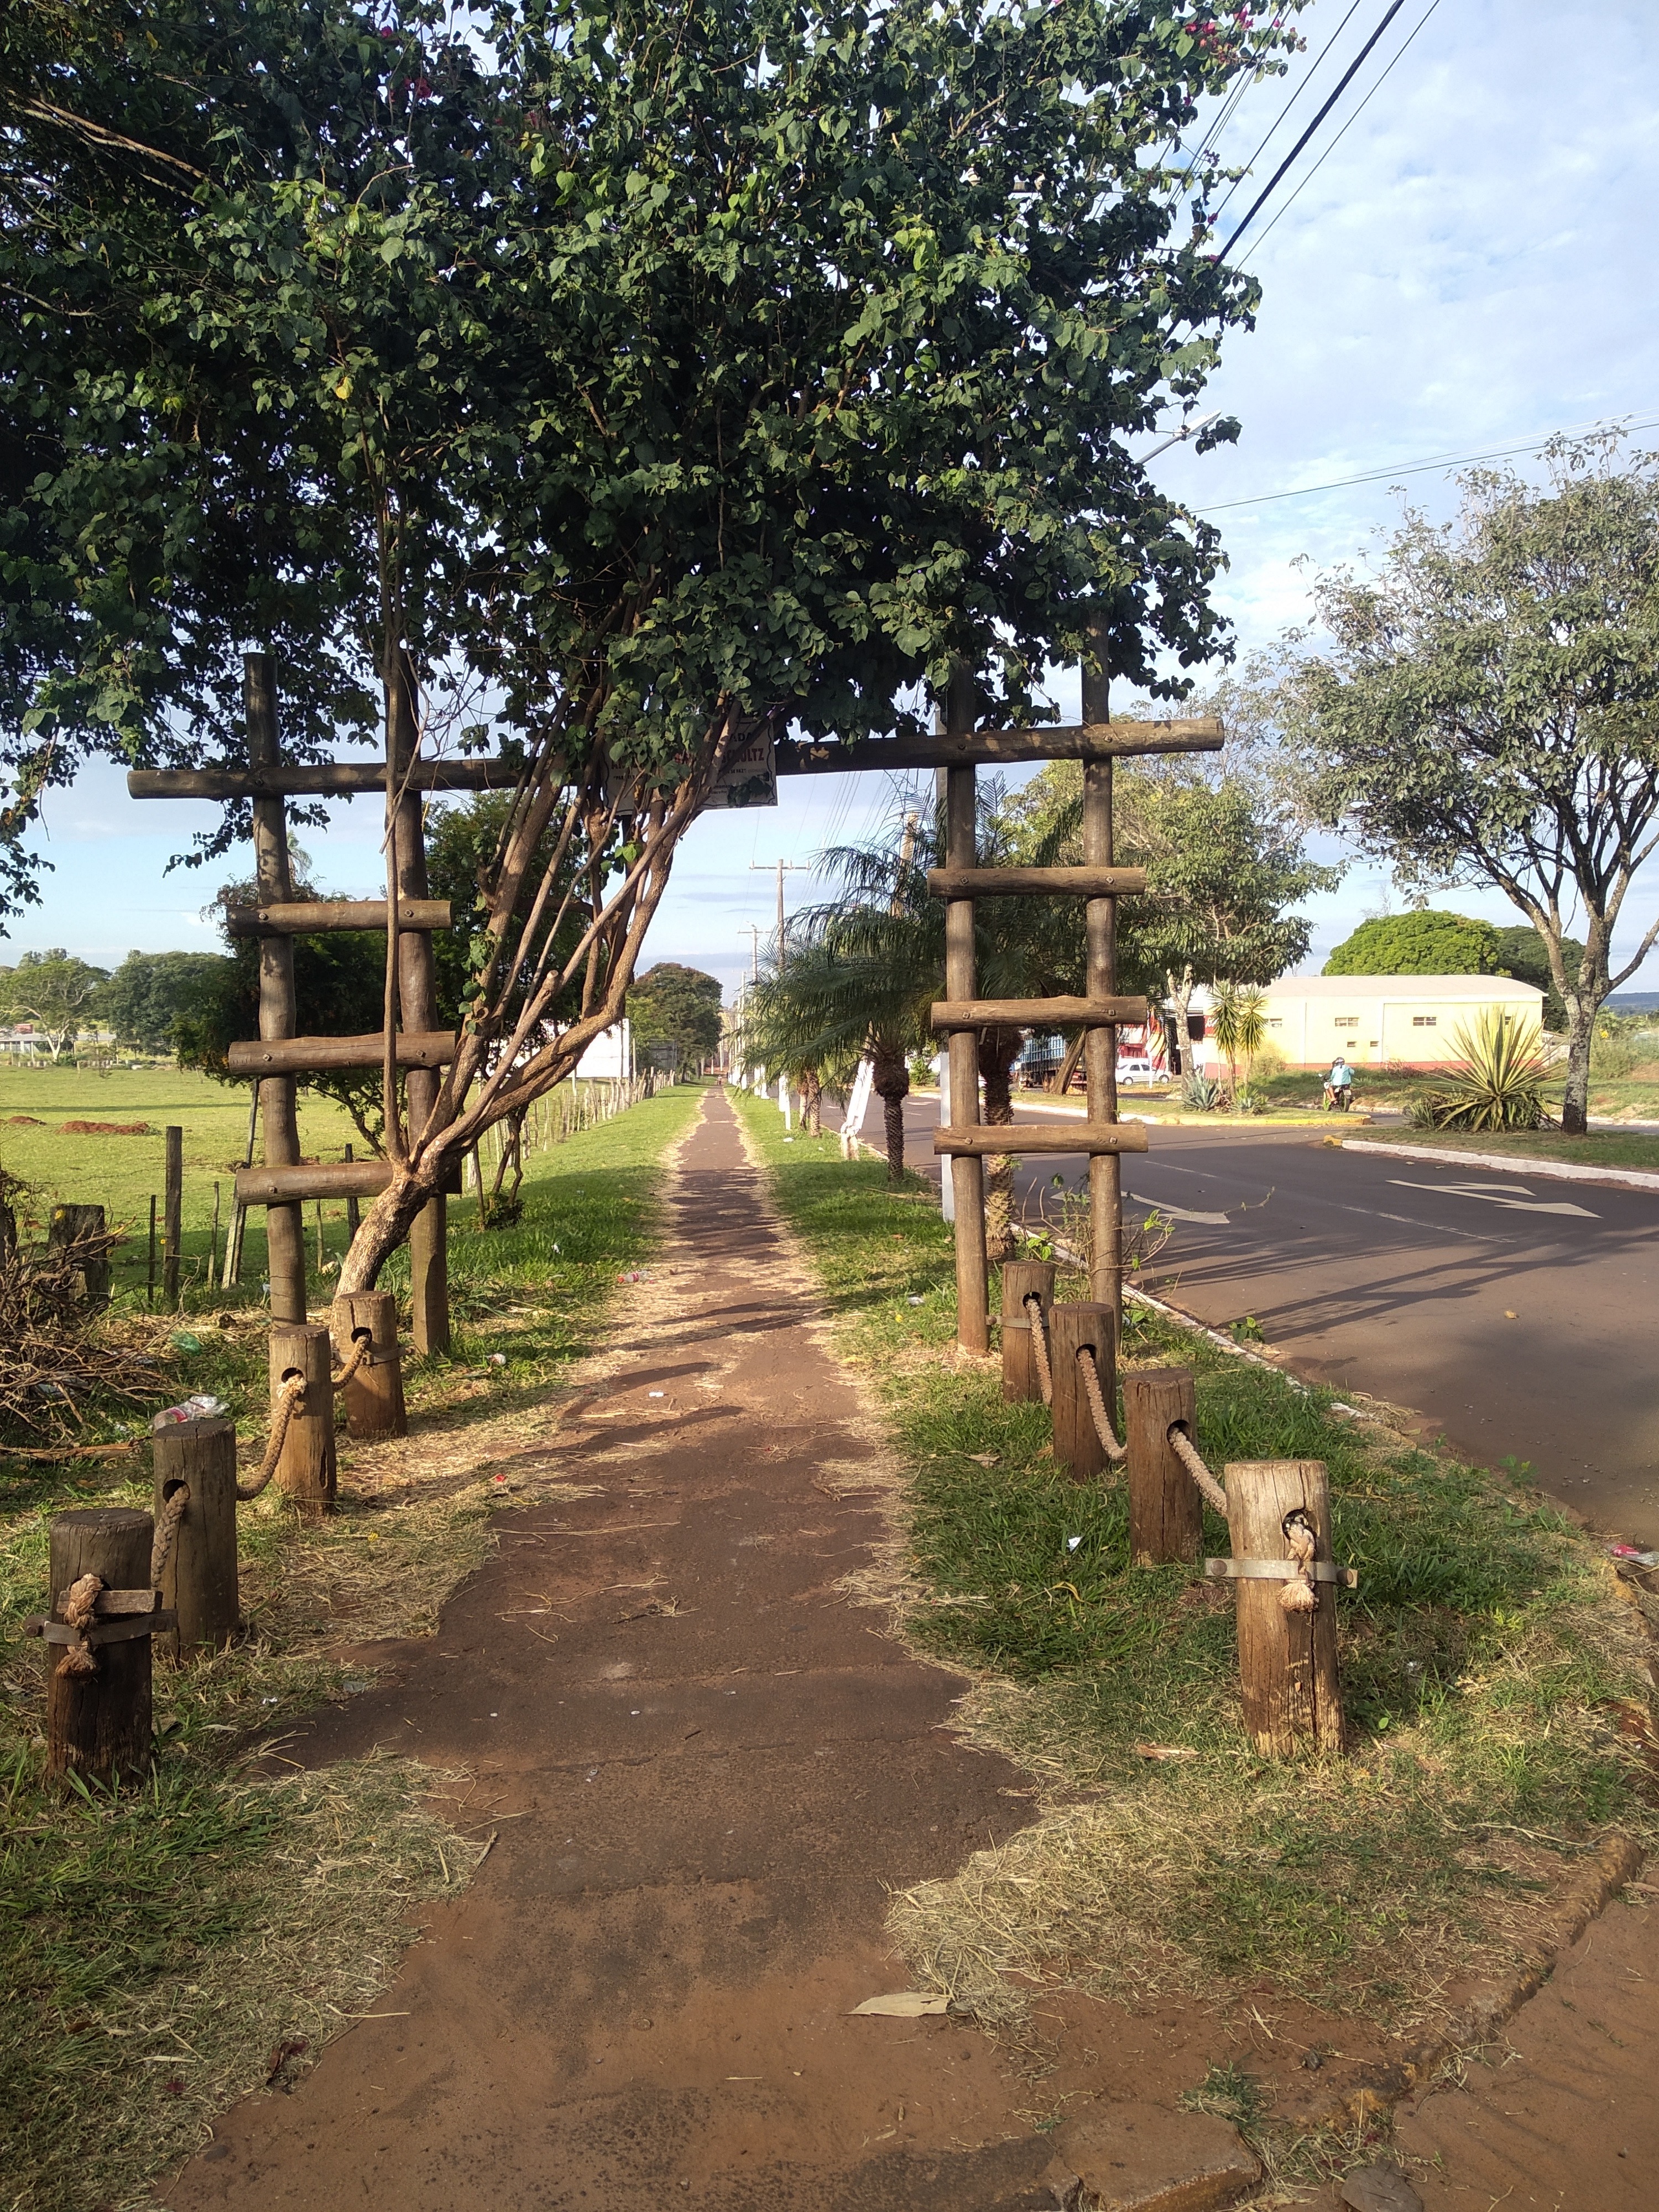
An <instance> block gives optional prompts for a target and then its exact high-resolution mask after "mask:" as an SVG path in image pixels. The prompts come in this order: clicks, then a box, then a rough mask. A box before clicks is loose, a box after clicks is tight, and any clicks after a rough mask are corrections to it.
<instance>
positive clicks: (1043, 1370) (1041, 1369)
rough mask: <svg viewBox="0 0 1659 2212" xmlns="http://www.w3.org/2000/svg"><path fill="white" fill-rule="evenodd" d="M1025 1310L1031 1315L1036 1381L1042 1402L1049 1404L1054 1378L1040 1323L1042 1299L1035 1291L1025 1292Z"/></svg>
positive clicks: (1032, 1353) (1052, 1397)
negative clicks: (1040, 1386) (1040, 1391)
mask: <svg viewBox="0 0 1659 2212" xmlns="http://www.w3.org/2000/svg"><path fill="white" fill-rule="evenodd" d="M1024 1303H1025V1310H1026V1312H1027V1313H1028V1314H1029V1315H1030V1317H1031V1357H1032V1358H1033V1359H1035V1360H1036V1371H1037V1381H1038V1383H1040V1384H1041V1385H1042V1402H1043V1404H1044V1405H1045V1406H1051V1405H1052V1404H1053V1403H1054V1376H1053V1375H1052V1374H1051V1373H1050V1371H1049V1367H1048V1330H1047V1329H1046V1328H1044V1327H1043V1325H1042V1299H1041V1298H1040V1297H1038V1296H1037V1294H1036V1291H1027V1292H1026V1293H1025V1301H1024Z"/></svg>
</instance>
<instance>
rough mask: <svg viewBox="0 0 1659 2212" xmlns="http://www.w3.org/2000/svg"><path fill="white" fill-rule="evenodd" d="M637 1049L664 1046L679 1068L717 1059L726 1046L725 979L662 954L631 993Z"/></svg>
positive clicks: (637, 1051)
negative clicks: (722, 1024) (722, 1028)
mask: <svg viewBox="0 0 1659 2212" xmlns="http://www.w3.org/2000/svg"><path fill="white" fill-rule="evenodd" d="M628 1018H629V1021H630V1022H631V1023H632V1024H633V1030H634V1051H635V1060H637V1059H638V1056H639V1054H640V1053H641V1051H642V1050H644V1051H652V1050H653V1049H654V1050H659V1051H661V1052H662V1053H664V1054H665V1055H666V1057H667V1064H668V1066H670V1067H671V1070H672V1072H673V1073H675V1074H677V1075H678V1074H679V1073H683V1072H684V1070H685V1069H686V1068H688V1067H692V1066H696V1065H698V1064H699V1063H700V1062H702V1061H703V1060H712V1059H713V1057H714V1054H716V1053H717V1052H718V1051H719V1050H720V978H719V976H717V975H705V974H704V973H703V971H702V969H701V968H685V967H682V966H681V965H680V963H678V961H673V960H659V962H658V963H657V964H656V966H655V967H654V968H651V969H647V971H646V973H645V974H644V975H641V977H640V979H639V981H637V982H636V983H635V985H634V987H633V988H632V990H630V991H629V994H628Z"/></svg>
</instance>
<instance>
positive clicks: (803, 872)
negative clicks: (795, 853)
mask: <svg viewBox="0 0 1659 2212" xmlns="http://www.w3.org/2000/svg"><path fill="white" fill-rule="evenodd" d="M749 868H750V874H751V875H762V876H769V875H770V874H771V872H772V871H773V869H774V868H775V869H776V870H777V872H778V965H779V967H780V968H781V967H782V965H783V879H784V878H785V876H787V875H788V876H810V875H811V872H812V870H811V864H810V863H809V862H807V861H805V860H751V861H750V863H749ZM757 972H758V971H757Z"/></svg>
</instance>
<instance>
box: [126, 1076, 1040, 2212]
mask: <svg viewBox="0 0 1659 2212" xmlns="http://www.w3.org/2000/svg"><path fill="white" fill-rule="evenodd" d="M811 1311H812V1306H811V1294H810V1291H808V1289H807V1287H806V1286H805V1284H804V1283H803V1281H802V1280H801V1279H799V1276H798V1274H797V1273H796V1271H795V1270H794V1268H793V1266H792V1264H791V1262H790V1260H789V1256H788V1255H787V1253H786V1252H785V1251H784V1249H782V1246H781V1241H780V1239H779V1237H777V1235H776V1233H775V1231H774V1230H773V1228H772V1227H771V1225H769V1221H768V1219H767V1217H766V1212H765V1208H764V1203H763V1193H762V1189H761V1186H760V1182H759V1178H758V1176H757V1174H756V1173H755V1171H754V1170H753V1169H752V1168H751V1167H750V1164H749V1163H748V1161H747V1158H746V1157H745V1155H744V1151H743V1149H742V1146H741V1142H740V1139H739V1137H738V1129H737V1126H736V1122H735V1119H734V1117H733V1115H732V1109H731V1108H730V1106H729V1104H728V1103H726V1098H725V1097H724V1095H723V1094H721V1093H719V1092H715V1093H712V1094H711V1095H710V1097H709V1102H708V1111H707V1114H706V1116H705V1118H704V1120H703V1121H702V1123H701V1124H700V1125H699V1126H698V1127H697V1128H696V1131H695V1132H694V1133H693V1135H692V1136H691V1138H690V1139H689V1140H688V1142H687V1144H686V1146H685V1147H684V1150H683V1152H682V1154H681V1158H680V1163H679V1168H678V1175H677V1176H676V1179H675V1187H674V1190H673V1196H672V1205H671V1221H670V1235H669V1242H668V1243H667V1245H666V1247H665V1249H664V1252H663V1254H662V1256H661V1259H660V1260H659V1262H658V1263H657V1264H656V1265H655V1266H654V1267H653V1269H652V1279H651V1280H650V1281H649V1282H648V1283H646V1284H643V1285H640V1286H639V1288H638V1291H637V1294H635V1293H633V1292H630V1294H629V1304H627V1305H626V1306H625V1307H624V1308H623V1313H622V1316H621V1318H620V1321H619V1322H618V1341H617V1346H616V1348H615V1352H614V1355H613V1356H612V1357H611V1359H610V1361H609V1363H608V1364H609V1366H610V1370H611V1372H610V1375H609V1377H608V1379H605V1380H603V1381H601V1382H600V1383H599V1387H598V1390H597V1393H596V1395H595V1396H594V1397H593V1398H592V1400H591V1401H586V1405H585V1410H583V1411H581V1412H580V1414H579V1415H578V1416H577V1418H575V1419H574V1421H573V1420H572V1419H567V1421H566V1425H565V1426H564V1428H563V1429H562V1430H561V1431H560V1434H561V1436H562V1437H568V1446H567V1449H566V1450H565V1452H564V1455H563V1460H564V1469H565V1472H566V1473H567V1474H568V1477H569V1479H570V1480H571V1481H572V1483H573V1484H586V1485H591V1486H592V1494H591V1495H589V1496H586V1497H580V1498H572V1499H571V1500H570V1501H568V1502H565V1501H562V1500H561V1501H557V1502H556V1503H553V1504H544V1505H542V1506H538V1507H537V1508H536V1509H534V1510H530V1511H527V1512H526V1513H524V1514H521V1515H517V1516H510V1517H504V1518H503V1519H502V1520H501V1522H499V1523H498V1524H497V1525H498V1528H499V1531H500V1534H501V1552H500V1553H499V1555H498V1556H497V1558H496V1559H495V1560H494V1561H493V1562H492V1563H491V1564H490V1565H489V1566H487V1567H486V1568H484V1569H483V1571H481V1572H480V1573H478V1574H477V1576H475V1577H473V1578H472V1580H471V1582H470V1583H467V1584H466V1585H465V1588H464V1589H462V1590H461V1591H460V1592H459V1594H458V1595H457V1596H456V1597H455V1598H454V1599H453V1601H452V1602H451V1603H450V1604H449V1606H448V1607H447V1609H446V1612H445V1615H444V1620H443V1626H442V1629H441V1632H440V1633H439V1635H438V1636H437V1637H435V1638H433V1639H431V1640H430V1641H429V1642H424V1643H421V1644H411V1645H407V1646H404V1647H401V1650H402V1655H403V1656H402V1658H401V1662H400V1665H399V1667H398V1668H397V1669H395V1670H394V1672H393V1674H392V1675H391V1676H390V1677H384V1678H383V1679H382V1681H381V1684H380V1686H378V1687H377V1688H376V1689H374V1690H373V1691H371V1692H368V1693H367V1694H365V1695H363V1696H362V1697H360V1698H358V1699H354V1700H353V1702H352V1704H351V1705H350V1706H349V1707H348V1708H345V1709H343V1710H342V1711H337V1712H335V1711H330V1712H328V1713H326V1714H325V1715H323V1716H322V1717H319V1719H318V1720H317V1722H316V1723H315V1725H314V1726H313V1729H311V1731H310V1733H309V1735H307V1736H306V1737H304V1738H302V1739H301V1742H300V1744H299V1745H298V1746H295V1745H290V1746H289V1747H288V1748H289V1749H290V1750H291V1751H294V1752H295V1753H296V1755H297V1756H299V1757H301V1758H303V1759H305V1760H306V1762H307V1764H309V1765H321V1764H324V1763H325V1762H327V1761H330V1760H332V1759H340V1758H345V1757H352V1756H358V1755H361V1754H362V1753H367V1752H368V1751H369V1750H370V1749H371V1748H372V1747H374V1746H376V1745H381V1746H385V1747H390V1748H392V1749H395V1750H397V1751H399V1752H405V1753H413V1754H414V1755H416V1756H417V1757H419V1758H420V1759H423V1760H426V1761H428V1762H429V1763H430V1764H431V1765H434V1766H436V1767H445V1766H452V1767H455V1766H465V1767H467V1768H468V1769H470V1770H471V1772H472V1773H473V1774H475V1775H477V1776H479V1777H481V1778H482V1779H481V1783H480V1787H479V1790H478V1793H477V1798H476V1799H475V1801H474V1806H473V1808H471V1809H472V1812H473V1814H475V1815H476V1814H484V1815H487V1817H488V1819H489V1823H490V1825H491V1826H495V1828H496V1829H497V1830H498V1831H499V1841H498V1842H497V1843H496V1844H495V1848H494V1850H492V1851H491V1853H490V1855H489V1858H488V1859H487V1861H486V1862H485V1863H484V1865H483V1868H482V1869H480V1871H479V1873H478V1875H477V1877H476V1879H475V1880H474V1881H473V1882H472V1884H471V1887H470V1888H469V1889H468V1890H467V1891H466V1893H465V1895H464V1896H463V1897H462V1898H461V1899H459V1901H458V1902H457V1903H456V1904H455V1905H453V1906H447V1907H441V1908H438V1909H436V1910H435V1911H432V1912H431V1914H430V1915H429V1918H428V1928H427V1934H426V1937H425V1940H424V1941H423V1942H421V1943H420V1944H418V1945H417V1946H416V1948H414V1949H413V1950H412V1951H411V1952H410V1954H408V1957H407V1960H406V1961H405V1964H404V1970H403V1972H402V1973H401V1975H400V1977H399V1978H398V1981H397V1982H396V1984H394V1985H393V1987H392V1989H391V1990H388V1992H387V1993H386V1996H385V1997H384V1999H383V2000H382V2001H381V2002H380V2004H379V2005H377V2006H376V2008H375V2013H376V2015H378V2017H374V2018H371V2019H367V2020H364V2021H361V2022H360V2023H359V2024H357V2025H356V2027H354V2028H353V2029H352V2030H351V2031H350V2033H348V2034H346V2035H344V2036H343V2037H342V2038H341V2039H339V2040H338V2041H337V2043H335V2044H334V2045H331V2047H330V2049H329V2050H328V2051H326V2052H325V2055H324V2057H323V2058H322V2059H321V2061H320V2063H319V2065H318V2066H317V2067H316V2069H315V2070H314V2071H313V2072H312V2073H310V2074H308V2075H304V2076H303V2077H302V2078H301V2080H300V2081H298V2082H297V2083H296V2084H295V2087H294V2088H293V2090H292V2092H291V2093H289V2094H286V2095H284V2094H280V2093H279V2094H273V2095H271V2096H270V2097H264V2098H256V2099H252V2100H248V2101H247V2102H246V2103H244V2104H242V2105H240V2106H237V2107H236V2108H235V2109H234V2111H233V2112H230V2113H228V2115H227V2116H226V2118H225V2119H224V2121H223V2122H222V2124H221V2126H220V2129H219V2131H218V2135H217V2137H216V2140H215V2142H213V2143H212V2144H210V2146H209V2147H208V2148H207V2149H206V2150H204V2152H203V2153H202V2154H200V2155H199V2156H198V2157H197V2158H196V2159H194V2160H191V2163H190V2164H189V2166H186V2167H185V2170H184V2171H183V2172H182V2173H181V2174H179V2175H178V2176H176V2177H175V2179H173V2183H172V2185H171V2186H170V2187H169V2188H167V2190H165V2191H163V2192H162V2193H163V2196H164V2197H165V2199H166V2201H167V2203H170V2204H171V2205H173V2207H175V2208H176V2212H197V2208H202V2207H207V2206H226V2205H228V2206H236V2207H246V2208H247V2209H248V2212H253V2208H255V2207H258V2208H259V2212H270V2208H272V2207H276V2206H301V2207H304V2208H305V2212H334V2208H337V2207H339V2208H344V2207H348V2206H349V2207H350V2208H351V2212H362V2207H364V2206H365V2205H369V2206H374V2207H380V2206H385V2207H392V2206H395V2207H397V2208H398V2212H471V2208H473V2207H483V2206H486V2205H487V2206H489V2208H490V2212H499V2208H501V2206H503V2205H522V2206H526V2207H534V2208H535V2212H565V2208H567V2207H568V2208H571V2212H575V2208H585V2212H633V2208H635V2207H638V2208H644V2207H646V2206H650V2207H652V2208H653V2212H656V2209H657V2208H660V2207H661V2206H663V2205H664V2204H665V2203H699V2204H703V2205H716V2206H720V2207H721V2208H723V2209H724V2212H750V2208H752V2212H781V2208H783V2207H787V2206H792V2205H801V2206H803V2207H804V2206H807V2205H810V2206H811V2207H812V2208H813V2212H913V2208H914V2212H933V2208H938V2212H979V2208H985V2209H986V2212H1003V2208H1009V2207H1012V2206H1016V2205H1020V2204H1030V2205H1034V2206H1035V2205H1037V2204H1052V2203H1053V2202H1054V2199H1053V2197H1052V2195H1051V2193H1050V2191H1048V2188H1047V2187H1046V2186H1044V2185H1042V2183H1041V2180H1040V2177H1041V2176H1042V2173H1043V2172H1044V2170H1045V2168H1047V2167H1048V2166H1049V2165H1050V2162H1051V2160H1052V2157H1053V2146H1052V2144H1051V2143H1050V2142H1048V2140H1047V2139H1046V2138H1045V2137H1044V2136H1042V2134H1040V2133H1035V2132H1033V2130H1032V2128H1031V2125H1030V2121H1029V2119H1024V2118H1021V2114H1020V2107H1021V2106H1022V2105H1023V2104H1024V2103H1026V2102H1027V2101H1028V2099H1029V2091H1028V2092H1024V2093H1023V2092H1022V2087H1021V2085H1020V2084H1019V2082H1018V2081H1017V2079H1016V2078H1015V2076H1014V2075H1013V2074H1012V2070H1011V2069H1008V2068H1007V2067H1006V2066H1005V2064H1004V2063H1003V2062H1002V2061H1001V2060H1000V2057H999V2055H998V2052H997V2051H996V2048H995V2046H994V2045H992V2044H990V2043H988V2042H987V2040H986V2039H985V2038H984V2037H983V2036H982V2035H981V2034H980V2033H978V2032H977V2031H976V2030H975V2029H974V2028H972V2027H968V2026H964V2025H961V2024H958V2023H957V2022H955V2021H948V2020H941V2019H921V2020H910V2021H906V2020H890V2019H863V2020H854V2019H849V2018H848V2013H849V2011H850V2008H852V2007H853V2006H854V2005H855V2004H857V2003H859V2002H860V2001H861V2000H862V1999H863V1998H865V1997H867V1996H872V1995H874V1994H876V1993H878V1992H880V1991H886V1990H893V1989H896V1988H902V1987H903V1986H904V1985H905V1984H904V1977H903V1973H902V1968H900V1967H899V1966H897V1965H896V1962H895V1961H894V1960H893V1959H892V1958H891V1957H890V1955H889V1954H888V1950H887V1946H886V1943H885V1941H884V1935H883V1922H884V1915H885V1910H886V1896H887V1886H888V1885H898V1884H902V1883H906V1882H908V1881H915V1880H917V1879H921V1878H923V1877H927V1876H932V1875H944V1874H947V1873H950V1872H951V1871H953V1870H954V1869H956V1868H957V1867H959V1866H960V1865H961V1863H962V1862H963V1859H964V1858H965V1857H967V1855H968V1854H969V1852H970V1851H971V1850H975V1848H977V1847H978V1846H980V1845H981V1844H986V1843H988V1842H991V1841H993V1840H1000V1839H1001V1838H1004V1837H1006V1835H1007V1834H1008V1833H1009V1832H1011V1831H1012V1829H1014V1828H1015V1827H1017V1826H1019V1825H1020V1822H1021V1820H1022V1819H1023V1818H1024V1817H1027V1801H1026V1799H1025V1798H1024V1795H1023V1793H1022V1795H1021V1796H1018V1797H1014V1796H1005V1795H1002V1794H1000V1793H1002V1792H1004V1791H1006V1790H1013V1789H1015V1788H1017V1787H1018V1785H1019V1784H1020V1781H1021V1778H1020V1777H1019V1776H1018V1774H1017V1773H1016V1772H1015V1771H1013V1770H1012V1768H1010V1767H1008V1766H1006V1765H1003V1764H1002V1763H1001V1762H1000V1761H999V1760H998V1759H994V1758H991V1757H987V1756H985V1755H983V1754H981V1753H975V1752H971V1751H969V1750H966V1749H964V1748H963V1747H962V1746H961V1745H960V1744H959V1743H958V1742H957V1741H956V1740H955V1739H954V1738H953V1737H952V1735H951V1734H950V1733H949V1732H948V1723H949V1721H950V1718H951V1700H952V1699H953V1698H954V1697H956V1696H957V1694H958V1693H959V1691H960V1688H961V1684H960V1681H959V1680H957V1678H955V1677H953V1676H951V1675H950V1674H946V1673H944V1672H941V1671H939V1670H936V1669H933V1668H928V1667H927V1666H923V1665H921V1664H918V1663H917V1662H916V1661H915V1660H914V1659H913V1658H911V1657H910V1656H908V1654H907V1653H906V1652H905V1651H904V1650H902V1648H901V1647H900V1646H899V1645H898V1644H896V1643H894V1642H893V1641H891V1640H890V1638H887V1637H885V1636H884V1635H883V1634H882V1632H881V1629H880V1617H879V1615H878V1614H876V1613H872V1612H871V1611H870V1610H869V1609H868V1608H860V1607H856V1606H854V1605H853V1604H851V1603H850V1602H848V1600H847V1599H846V1598H845V1597H844V1596H843V1595H840V1594H839V1593H838V1590H837V1587H836V1586H837V1584H838V1583H839V1582H840V1581H841V1579H842V1577H843V1576H845V1575H846V1574H847V1573H848V1571H849V1570H851V1569H853V1568H854V1567H856V1566H858V1565H860V1562H861V1561H863V1560H865V1559H867V1558H868V1556H869V1551H870V1547H872V1545H874V1544H876V1543H878V1541H880V1539H881V1536H882V1534H883V1524H882V1520H881V1516H880V1513H879V1510H878V1503H879V1500H878V1492H875V1491H874V1490H872V1487H871V1486H872V1484H873V1483H874V1482H876V1481H877V1480H878V1444H877V1443H875V1442H874V1440H873V1439H872V1437H871V1436H869V1435H867V1434H866V1427H865V1424H864V1419H863V1416H862V1413H861V1410H860V1406H859V1403H858V1401H857V1400H856V1398H855V1396H854V1392H853V1390H852V1389H851V1387H850V1385H849V1384H848V1382H847V1381H846V1379H845V1378H844V1377H843V1376H842V1374H841V1372H840V1371H839V1370H838V1369H837V1368H836V1365H835V1364H834V1363H833V1361H832V1360H831V1358H829V1355H828V1353H827V1352H825V1351H824V1350H823V1348H821V1346H820V1345H819V1344H818V1342H817V1340H816V1338H815V1337H814V1335H813V1334H811V1331H810V1328H809V1326H808V1324H809V1322H810V1319H811ZM545 1450H546V1445H545V1443H541V1444H540V1445H539V1447H538V1455H544V1454H545ZM272 1874H273V1879H276V1880H282V1879H284V1878H285V1875H284V1873H283V1870H282V1869H272Z"/></svg>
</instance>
